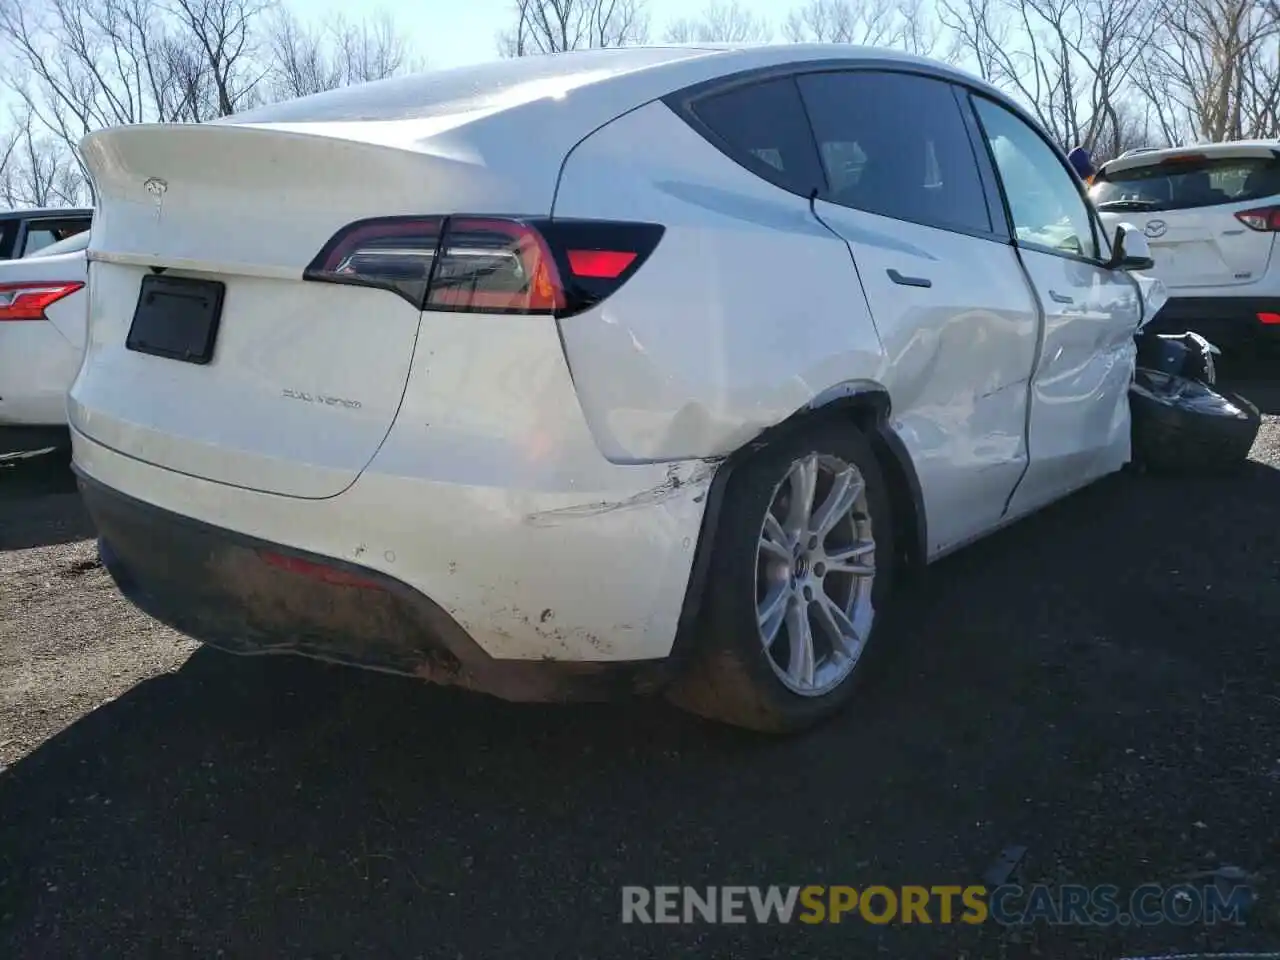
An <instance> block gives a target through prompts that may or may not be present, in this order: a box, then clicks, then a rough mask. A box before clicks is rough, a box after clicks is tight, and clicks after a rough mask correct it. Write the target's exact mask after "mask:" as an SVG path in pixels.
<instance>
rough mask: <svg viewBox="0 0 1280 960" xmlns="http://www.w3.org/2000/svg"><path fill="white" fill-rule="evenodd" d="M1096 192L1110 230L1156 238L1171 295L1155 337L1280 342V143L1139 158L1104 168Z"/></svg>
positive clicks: (1227, 343) (1153, 327)
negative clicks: (1123, 226) (1278, 254)
mask: <svg viewBox="0 0 1280 960" xmlns="http://www.w3.org/2000/svg"><path fill="white" fill-rule="evenodd" d="M1089 193H1090V197H1091V199H1092V200H1093V202H1094V205H1095V206H1096V207H1097V209H1098V213H1099V215H1100V216H1101V218H1102V221H1103V223H1106V224H1109V225H1112V229H1114V225H1116V224H1119V223H1121V222H1127V223H1132V224H1134V225H1135V226H1137V227H1138V228H1139V229H1141V230H1142V231H1143V233H1144V234H1145V235H1146V237H1147V242H1148V243H1149V244H1150V247H1151V255H1152V258H1153V259H1154V260H1155V267H1154V269H1153V270H1152V271H1151V272H1152V274H1153V275H1154V276H1156V277H1159V278H1160V279H1161V280H1163V281H1164V284H1165V287H1166V288H1167V289H1168V292H1169V301H1168V303H1167V304H1166V305H1165V307H1164V308H1163V309H1162V310H1161V311H1160V312H1159V314H1158V315H1157V316H1156V318H1155V319H1154V320H1153V321H1152V323H1151V324H1150V326H1148V328H1147V329H1148V330H1150V331H1152V332H1181V331H1183V330H1188V329H1190V330H1195V331H1196V332H1198V333H1201V334H1203V335H1204V336H1206V337H1208V338H1209V339H1210V340H1212V341H1213V342H1214V343H1215V344H1217V345H1219V346H1223V347H1244V346H1247V345H1249V344H1253V343H1259V342H1263V343H1268V344H1269V343H1270V342H1272V341H1275V342H1276V343H1280V264H1277V263H1276V262H1275V257H1274V256H1273V247H1274V245H1275V238H1276V233H1277V231H1280V141H1275V140H1265V141H1263V140H1254V141H1237V142H1234V143H1213V144H1205V145H1204V146H1196V147H1178V148H1174V149H1169V150H1143V151H1141V152H1136V151H1135V152H1131V153H1129V154H1126V155H1124V156H1122V157H1119V158H1117V159H1115V160H1112V161H1111V162H1110V163H1106V164H1104V165H1103V166H1102V168H1101V169H1100V170H1099V171H1098V175H1097V177H1096V178H1095V179H1094V182H1093V186H1092V187H1091V188H1090V191H1089Z"/></svg>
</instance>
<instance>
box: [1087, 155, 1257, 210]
mask: <svg viewBox="0 0 1280 960" xmlns="http://www.w3.org/2000/svg"><path fill="white" fill-rule="evenodd" d="M1275 194H1280V160H1275V159H1273V158H1270V157H1222V158H1214V159H1210V158H1201V159H1198V160H1177V161H1169V160H1166V161H1164V162H1162V163H1156V164H1152V165H1151V166H1147V167H1131V168H1130V169H1128V170H1118V171H1116V172H1115V173H1106V172H1104V173H1103V174H1101V176H1100V177H1099V178H1098V180H1096V181H1095V182H1094V185H1093V188H1092V189H1091V190H1090V191H1089V196H1090V197H1091V198H1092V199H1093V203H1094V206H1096V207H1097V208H1098V209H1099V210H1108V209H1110V210H1126V209H1127V210H1187V209H1190V208H1192V207H1212V206H1215V205H1217V204H1222V203H1244V202H1246V201H1250V200H1261V199H1262V198H1264V197H1270V196H1274V195H1275Z"/></svg>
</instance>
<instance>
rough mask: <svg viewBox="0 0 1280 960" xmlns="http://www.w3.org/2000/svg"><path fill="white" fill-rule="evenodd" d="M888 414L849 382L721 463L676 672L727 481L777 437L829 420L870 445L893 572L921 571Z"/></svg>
mask: <svg viewBox="0 0 1280 960" xmlns="http://www.w3.org/2000/svg"><path fill="white" fill-rule="evenodd" d="M892 409H893V407H892V401H891V399H890V397H889V391H888V390H887V389H885V387H883V386H882V385H880V384H878V383H874V382H872V381H850V382H847V383H841V384H837V385H835V386H833V387H830V388H828V389H827V390H824V391H822V392H820V393H819V394H817V395H816V396H815V397H814V398H813V400H811V401H810V402H809V403H807V404H805V406H803V407H801V408H800V409H798V410H796V411H795V412H794V413H792V414H791V415H790V416H789V417H787V418H785V419H784V420H780V421H779V422H778V423H775V424H773V425H772V426H770V427H767V428H765V429H764V430H762V431H761V432H760V433H758V434H757V435H756V436H754V437H752V438H751V439H750V440H749V441H747V442H746V443H744V444H743V445H742V446H740V447H739V448H738V449H737V450H735V451H734V452H733V453H731V454H729V455H728V456H727V457H725V458H724V459H723V460H722V461H721V463H720V465H719V467H718V468H717V469H716V473H715V476H714V477H713V478H712V481H711V486H710V488H709V489H708V491H707V501H706V509H705V511H704V513H703V518H702V528H701V530H700V531H699V535H698V544H697V548H696V550H695V552H694V559H693V567H692V569H691V571H690V574H689V584H688V586H687V588H686V590H685V598H684V606H683V608H682V609H681V613H680V622H679V627H678V629H677V633H676V638H675V642H674V644H673V645H672V649H671V657H670V659H671V661H673V666H675V667H676V669H678V665H679V663H680V662H682V661H683V660H684V659H685V658H686V657H687V656H688V654H689V651H690V649H691V648H692V647H693V646H694V645H695V643H696V635H697V625H698V621H699V619H700V617H701V614H702V605H703V598H704V596H705V594H706V584H707V576H708V573H709V567H710V561H711V552H712V545H713V544H714V542H715V539H716V534H717V528H718V526H719V519H720V513H721V509H722V507H723V505H724V496H725V491H726V489H727V488H728V485H729V480H730V478H731V477H732V476H733V474H734V471H735V470H736V469H737V468H738V467H740V466H741V465H742V464H744V463H746V462H747V461H749V460H751V459H752V458H753V457H754V456H755V455H756V454H757V453H759V452H760V451H761V450H763V449H764V448H766V447H768V446H770V445H771V444H773V443H776V442H777V441H778V440H780V439H781V438H782V437H787V436H791V435H793V434H795V433H797V432H801V431H804V430H808V429H810V428H812V427H813V426H815V425H817V424H819V423H828V422H831V421H832V420H835V421H837V422H843V423H846V424H848V425H849V426H850V428H851V429H856V430H859V431H861V432H862V434H863V436H865V437H866V439H867V440H868V442H869V443H870V444H871V449H872V451H873V453H874V454H875V456H876V460H877V461H878V462H879V465H880V469H881V471H882V472H883V473H884V478H885V484H886V487H887V488H888V490H887V492H888V495H889V507H890V511H891V513H892V516H893V527H894V540H895V543H896V544H897V554H898V556H897V557H896V559H897V561H898V573H899V575H900V576H904V577H907V578H909V577H910V576H911V575H912V574H914V573H918V572H919V571H921V570H923V569H924V566H925V564H926V562H927V559H928V526H927V524H928V517H927V515H926V513H925V505H924V496H923V493H922V491H921V488H920V478H919V475H918V474H917V473H916V469H915V464H914V463H913V462H912V460H911V454H910V453H909V452H908V450H907V448H906V445H905V444H904V443H903V442H902V439H901V438H900V437H899V436H898V434H897V433H896V432H895V431H894V430H893V427H892V426H891V423H890V414H891V412H892Z"/></svg>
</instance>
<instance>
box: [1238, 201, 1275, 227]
mask: <svg viewBox="0 0 1280 960" xmlns="http://www.w3.org/2000/svg"><path fill="white" fill-rule="evenodd" d="M1236 219H1237V220H1239V221H1240V222H1241V223H1243V224H1244V225H1245V226H1246V227H1248V228H1249V229H1251V230H1262V231H1267V232H1275V231H1280V207H1258V208H1257V209H1256V210H1237V211H1236Z"/></svg>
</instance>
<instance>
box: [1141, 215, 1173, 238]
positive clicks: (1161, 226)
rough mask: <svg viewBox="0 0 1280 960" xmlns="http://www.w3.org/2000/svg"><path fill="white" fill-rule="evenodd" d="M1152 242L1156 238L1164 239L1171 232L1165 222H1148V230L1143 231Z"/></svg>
mask: <svg viewBox="0 0 1280 960" xmlns="http://www.w3.org/2000/svg"><path fill="white" fill-rule="evenodd" d="M1142 232H1143V233H1145V234H1146V235H1147V236H1148V237H1150V238H1151V239H1152V240H1154V239H1156V237H1163V236H1164V235H1165V234H1166V233H1168V232H1169V225H1168V224H1167V223H1165V222H1164V221H1163V220H1148V221H1147V226H1146V228H1145V229H1144V230H1143V231H1142Z"/></svg>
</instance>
